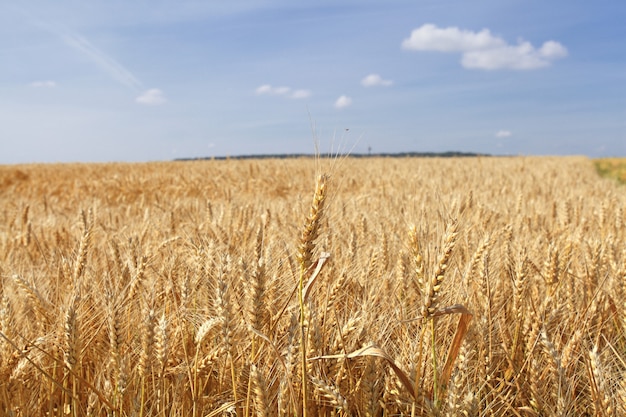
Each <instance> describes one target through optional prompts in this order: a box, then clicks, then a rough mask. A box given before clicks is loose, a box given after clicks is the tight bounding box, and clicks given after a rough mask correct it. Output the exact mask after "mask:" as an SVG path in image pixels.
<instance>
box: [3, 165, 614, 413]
mask: <svg viewBox="0 0 626 417" xmlns="http://www.w3.org/2000/svg"><path fill="white" fill-rule="evenodd" d="M625 207H626V188H624V186H620V185H619V184H618V183H617V182H615V181H612V180H609V179H602V178H600V177H599V176H598V175H597V174H596V172H595V170H594V167H593V164H592V163H591V161H590V160H588V159H586V158H582V157H567V158H555V157H545V158H540V157H515V158H488V157H483V158H461V159H456V158H450V159H439V158H428V159H419V158H407V159H382V158H380V159H350V158H346V159H340V158H335V159H324V158H322V159H297V160H245V161H239V160H227V161H195V162H167V163H165V162H164V163H147V164H66V165H19V166H2V167H0V283H1V286H0V291H1V300H0V332H1V333H0V410H1V411H2V414H3V415H8V416H38V415H40V416H45V415H48V416H194V417H196V416H202V417H205V416H235V415H236V416H240V417H241V416H245V417H248V416H348V415H351V416H586V415H588V416H592V415H593V416H613V415H624V413H626V353H625V352H626V340H625V338H624V334H626V332H625V330H626V301H625V300H626V246H625V245H624V242H625V241H626V231H625V224H626V217H625V213H624V209H625Z"/></svg>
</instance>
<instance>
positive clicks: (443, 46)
mask: <svg viewBox="0 0 626 417" xmlns="http://www.w3.org/2000/svg"><path fill="white" fill-rule="evenodd" d="M505 44H506V43H505V42H504V41H503V40H502V39H500V38H498V37H495V36H493V35H492V34H491V32H490V31H489V29H483V30H481V31H480V32H472V31H470V30H461V29H459V28H457V27H449V28H439V27H437V26H435V25H433V24H431V23H428V24H425V25H423V26H421V27H419V28H417V29H414V30H413V31H412V32H411V37H409V38H408V39H405V40H404V41H403V42H402V47H403V48H404V49H413V50H416V51H440V52H465V51H471V50H479V49H488V48H495V47H499V46H503V45H505Z"/></svg>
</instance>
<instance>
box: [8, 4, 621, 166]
mask: <svg viewBox="0 0 626 417" xmlns="http://www.w3.org/2000/svg"><path fill="white" fill-rule="evenodd" d="M624 22H626V2H623V1H621V0H613V1H608V0H599V1H595V2H589V1H578V0H567V1H559V0H556V1H550V2H546V1H535V0H528V1H506V0H485V1H481V0H477V1H472V2H468V1H446V0H439V1H420V0H411V1H404V0H388V1H384V2H383V1H367V0H355V1H329V0H328V1H327V0H318V1H298V2H294V1H279V0H277V1H262V0H248V1H236V0H234V1H229V2H226V1H199V0H195V1H191V0H151V1H146V0H137V1H134V0H110V1H101V0H93V1H78V0H59V1H54V2H50V1H44V0H40V1H35V0H33V1H24V2H19V3H18V2H3V3H2V4H0V163H3V164H7V163H22V162H69V161H85V162H90V161H94V162H100V161H150V160H169V159H173V158H181V157H191V158H193V157H205V156H226V155H239V154H269V153H301V152H302V153H312V152H314V150H315V142H316V141H317V142H319V147H320V150H321V151H322V152H327V151H330V150H331V149H332V150H334V151H337V150H339V151H344V152H347V151H352V152H356V153H365V152H367V151H368V148H369V147H371V149H372V151H373V152H410V151H417V152H440V151H449V150H454V151H465V152H486V153H494V154H541V155H544V154H553V155H569V154H584V155H589V156H592V157H597V156H626V44H625V42H626V25H625V24H624Z"/></svg>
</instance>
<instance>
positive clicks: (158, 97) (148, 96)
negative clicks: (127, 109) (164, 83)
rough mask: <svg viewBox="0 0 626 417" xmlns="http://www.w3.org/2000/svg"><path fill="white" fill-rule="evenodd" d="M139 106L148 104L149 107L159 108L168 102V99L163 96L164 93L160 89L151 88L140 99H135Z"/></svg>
mask: <svg viewBox="0 0 626 417" xmlns="http://www.w3.org/2000/svg"><path fill="white" fill-rule="evenodd" d="M135 101H136V102H137V103H139V104H146V105H148V106H158V105H159V104H163V103H166V102H167V99H166V98H165V96H164V95H163V92H162V91H161V90H159V89H158V88H151V89H150V90H146V91H144V92H143V93H142V94H141V95H140V96H139V97H137V98H136V99H135Z"/></svg>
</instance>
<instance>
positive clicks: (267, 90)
mask: <svg viewBox="0 0 626 417" xmlns="http://www.w3.org/2000/svg"><path fill="white" fill-rule="evenodd" d="M255 93H256V94H257V95H271V96H283V97H286V98H292V99H303V98H308V97H311V91H310V90H305V89H299V90H292V89H291V88H290V87H273V86H272V85H270V84H263V85H261V86H259V87H257V88H256V90H255Z"/></svg>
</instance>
